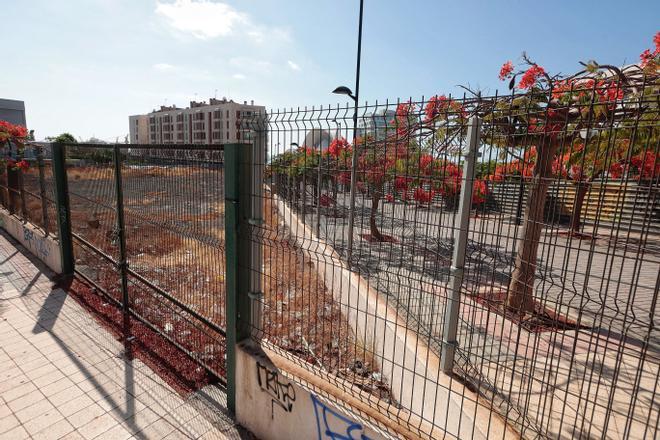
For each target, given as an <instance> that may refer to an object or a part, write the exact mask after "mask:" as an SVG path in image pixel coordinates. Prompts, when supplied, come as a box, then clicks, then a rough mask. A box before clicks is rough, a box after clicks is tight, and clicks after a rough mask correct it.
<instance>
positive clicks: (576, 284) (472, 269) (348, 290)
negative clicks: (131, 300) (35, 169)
mask: <svg viewBox="0 0 660 440" xmlns="http://www.w3.org/2000/svg"><path fill="white" fill-rule="evenodd" d="M659 90H660V84H659V83H658V82H657V81H656V80H649V79H648V78H642V77H637V78H634V79H633V80H627V81H623V80H621V81H618V80H612V79H610V80H608V81H593V80H586V81H584V82H575V83H574V84H572V85H570V87H569V86H563V89H562V90H561V94H560V93H559V92H558V91H557V90H550V91H544V90H535V91H533V92H531V93H527V94H524V95H523V94H512V95H509V96H490V97H483V96H474V97H468V96H463V97H459V98H455V97H445V96H434V97H432V98H430V99H428V100H421V101H412V100H409V101H396V102H385V103H377V104H373V105H364V106H360V107H359V108H357V130H356V135H357V136H356V137H355V138H353V131H352V129H353V109H352V108H348V107H343V108H342V107H319V108H305V109H300V108H299V109H290V110H281V111H273V112H270V114H269V115H268V124H267V140H266V139H265V136H262V139H263V142H264V147H265V149H266V150H267V154H266V157H265V161H266V163H267V166H266V183H265V190H264V193H263V195H258V194H256V195H255V196H257V197H259V198H261V199H262V201H263V210H264V219H263V223H262V224H261V225H259V226H254V228H253V232H254V234H253V239H254V240H255V241H256V242H258V243H260V244H261V245H262V246H263V267H256V268H253V270H254V271H256V272H258V273H260V274H261V276H262V278H263V280H264V283H263V293H264V296H263V300H261V301H260V303H261V307H262V308H263V319H262V322H260V323H258V324H257V325H256V328H255V335H256V337H257V338H259V339H263V343H265V344H270V345H272V346H273V347H274V348H275V349H279V350H281V351H282V352H283V353H286V354H287V355H288V356H290V357H291V358H292V359H295V360H297V361H298V362H299V363H300V364H301V365H304V366H305V365H306V366H308V367H309V368H314V369H318V368H320V369H321V370H322V371H324V372H325V373H326V375H325V376H324V377H323V379H324V380H329V381H332V382H333V383H335V384H336V385H338V386H340V387H343V388H344V389H346V390H350V391H352V392H354V393H357V394H358V395H359V396H360V397H361V398H363V400H365V401H369V402H372V403H373V404H374V405H375V406H376V407H377V408H379V410H381V411H385V412H387V413H388V414H390V415H391V416H392V417H393V418H394V419H396V420H398V422H399V423H401V425H402V426H405V428H406V429H409V430H411V431H412V432H414V433H416V435H421V436H424V437H428V438H435V437H437V436H438V435H440V433H442V435H443V436H444V435H448V436H450V437H451V436H454V437H461V438H470V437H486V438H498V437H499V438H501V437H504V436H506V435H507V434H508V433H509V431H508V429H514V430H515V431H517V432H518V433H520V434H522V435H523V436H524V437H526V438H535V437H543V438H546V437H549V438H557V437H561V438H601V437H603V438H605V437H607V438H648V437H649V436H653V435H654V433H656V432H657V421H658V418H659V416H660V414H659V412H658V411H659V409H658V408H659V406H658V399H657V397H656V393H657V387H658V383H659V381H658V375H659V374H660V369H659V368H658V364H659V362H658V360H659V355H660V352H659V349H660V345H659V339H658V332H657V327H656V324H655V323H656V322H657V319H658V312H657V298H658V289H659V282H660V278H659V273H660V258H658V255H659V254H658V250H659V248H658V245H659V244H660V216H659V207H658V200H657V199H658V188H659V185H658V183H659V175H660V160H659V155H658V153H659V142H660V136H659V135H660V121H659V114H658V93H659ZM476 125H479V127H478V128H475V127H476ZM470 133H472V135H473V136H477V139H478V142H477V143H476V151H475V153H478V155H479V158H478V159H477V160H476V163H475V164H474V170H472V169H471V168H469V167H468V161H467V160H466V158H465V155H466V154H467V152H468V150H469V149H468V144H469V137H470ZM466 167H468V168H466ZM351 182H355V185H353V186H352V185H351ZM464 194H465V195H464ZM461 200H462V201H463V205H462V206H463V208H462V210H461ZM351 212H352V213H353V215H351ZM466 212H467V214H466V215H469V218H468V219H467V225H466V227H462V223H461V214H462V213H464V214H465V213H466ZM457 243H458V244H457ZM461 246H463V247H464V248H465V255H464V257H460V252H459V254H458V258H457V248H460V247H461ZM453 283H457V284H453ZM456 285H457V286H458V287H459V288H458V289H452V286H456ZM452 298H454V299H456V301H452ZM448 305H452V307H453V309H452V307H448ZM448 309H451V310H448ZM451 320H455V332H456V334H455V335H453V334H452V332H451V330H450V329H451V326H452V325H451V324H450V322H449V321H451ZM450 352H455V357H454V358H453V362H451V364H450V367H451V368H450V371H447V370H445V372H447V373H449V374H447V375H446V374H444V373H443V372H442V369H443V367H442V366H443V361H446V360H447V359H448V358H449V353H450ZM443 357H444V358H445V359H443ZM502 422H504V423H502Z"/></svg>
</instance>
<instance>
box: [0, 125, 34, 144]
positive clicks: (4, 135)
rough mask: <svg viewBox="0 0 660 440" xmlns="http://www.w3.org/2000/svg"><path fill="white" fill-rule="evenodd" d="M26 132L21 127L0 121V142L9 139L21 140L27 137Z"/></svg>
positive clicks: (25, 129)
mask: <svg viewBox="0 0 660 440" xmlns="http://www.w3.org/2000/svg"><path fill="white" fill-rule="evenodd" d="M27 134H28V131H27V128H25V127H24V126H22V125H17V124H11V123H9V122H7V121H0V142H5V141H7V140H9V139H16V140H19V141H20V140H23V139H25V138H26V137H27Z"/></svg>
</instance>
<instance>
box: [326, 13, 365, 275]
mask: <svg viewBox="0 0 660 440" xmlns="http://www.w3.org/2000/svg"><path fill="white" fill-rule="evenodd" d="M363 10H364V0H360V18H359V24H358V46H357V67H356V69H355V95H353V93H352V92H351V89H349V88H348V87H345V86H339V87H337V88H336V89H335V90H333V91H332V93H336V94H338V95H348V96H349V97H350V98H351V99H353V103H354V110H353V155H352V158H351V188H350V197H349V198H350V206H349V211H348V250H347V255H346V260H347V261H348V264H349V265H350V264H351V256H352V254H353V229H354V225H355V187H356V185H357V164H358V151H357V148H358V147H357V145H356V142H355V141H356V139H357V118H358V102H359V101H358V100H359V97H360V58H361V55H362V15H363Z"/></svg>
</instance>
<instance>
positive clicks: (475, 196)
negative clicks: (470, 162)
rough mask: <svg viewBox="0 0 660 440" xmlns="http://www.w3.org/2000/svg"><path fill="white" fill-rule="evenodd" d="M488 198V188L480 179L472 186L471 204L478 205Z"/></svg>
mask: <svg viewBox="0 0 660 440" xmlns="http://www.w3.org/2000/svg"><path fill="white" fill-rule="evenodd" d="M487 196H488V186H487V185H486V182H484V181H483V180H481V179H477V180H475V181H474V184H473V185H472V204H473V205H480V204H482V203H484V202H485V201H486V198H487Z"/></svg>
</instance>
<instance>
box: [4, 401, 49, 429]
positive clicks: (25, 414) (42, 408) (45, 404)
mask: <svg viewBox="0 0 660 440" xmlns="http://www.w3.org/2000/svg"><path fill="white" fill-rule="evenodd" d="M53 412H57V411H56V410H55V407H54V406H53V404H51V403H50V402H49V401H48V400H45V399H42V400H39V401H37V402H36V403H34V404H32V405H30V406H28V407H26V408H23V409H21V410H18V411H16V412H14V415H15V416H16V417H18V419H19V420H20V421H21V423H26V422H28V421H29V420H32V419H33V418H35V417H38V416H40V415H42V414H48V413H53Z"/></svg>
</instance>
